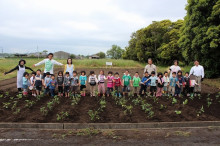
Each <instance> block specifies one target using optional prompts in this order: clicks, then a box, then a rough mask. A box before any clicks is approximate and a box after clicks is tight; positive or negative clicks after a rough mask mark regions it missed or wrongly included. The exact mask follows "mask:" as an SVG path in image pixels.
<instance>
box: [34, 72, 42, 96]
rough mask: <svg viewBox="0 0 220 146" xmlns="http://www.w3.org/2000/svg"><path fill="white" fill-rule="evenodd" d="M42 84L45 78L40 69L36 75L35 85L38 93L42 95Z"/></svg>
mask: <svg viewBox="0 0 220 146" xmlns="http://www.w3.org/2000/svg"><path fill="white" fill-rule="evenodd" d="M42 85H43V78H42V76H41V70H40V69H38V70H37V73H36V76H35V87H36V92H37V95H40V92H41V90H42Z"/></svg>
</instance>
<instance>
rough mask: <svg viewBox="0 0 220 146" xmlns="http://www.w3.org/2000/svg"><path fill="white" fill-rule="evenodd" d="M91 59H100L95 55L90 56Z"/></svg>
mask: <svg viewBox="0 0 220 146" xmlns="http://www.w3.org/2000/svg"><path fill="white" fill-rule="evenodd" d="M89 59H99V56H98V55H96V54H94V55H91V56H89Z"/></svg>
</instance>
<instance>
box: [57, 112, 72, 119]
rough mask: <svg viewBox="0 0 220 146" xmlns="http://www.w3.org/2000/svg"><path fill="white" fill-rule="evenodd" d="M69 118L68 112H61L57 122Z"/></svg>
mask: <svg viewBox="0 0 220 146" xmlns="http://www.w3.org/2000/svg"><path fill="white" fill-rule="evenodd" d="M68 116H69V113H68V112H60V114H57V121H60V120H64V119H65V118H66V117H68Z"/></svg>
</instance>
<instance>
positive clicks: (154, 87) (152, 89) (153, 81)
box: [148, 71, 157, 96]
mask: <svg viewBox="0 0 220 146" xmlns="http://www.w3.org/2000/svg"><path fill="white" fill-rule="evenodd" d="M148 80H150V93H151V95H152V96H156V91H157V77H156V76H155V71H152V72H151V77H150V78H149V79H148Z"/></svg>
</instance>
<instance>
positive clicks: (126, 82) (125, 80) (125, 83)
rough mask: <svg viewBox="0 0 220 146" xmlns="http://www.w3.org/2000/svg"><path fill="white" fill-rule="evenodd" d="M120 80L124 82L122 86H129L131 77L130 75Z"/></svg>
mask: <svg viewBox="0 0 220 146" xmlns="http://www.w3.org/2000/svg"><path fill="white" fill-rule="evenodd" d="M122 79H123V80H124V85H125V86H128V85H129V84H130V80H131V76H130V75H124V76H123V77H122Z"/></svg>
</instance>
